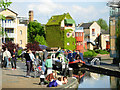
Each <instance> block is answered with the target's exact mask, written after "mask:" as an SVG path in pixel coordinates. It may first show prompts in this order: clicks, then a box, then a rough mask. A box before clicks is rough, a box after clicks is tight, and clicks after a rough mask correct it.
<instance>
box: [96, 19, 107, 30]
mask: <svg viewBox="0 0 120 90" xmlns="http://www.w3.org/2000/svg"><path fill="white" fill-rule="evenodd" d="M97 23H98V24H99V25H100V27H101V29H104V30H108V25H107V23H106V21H105V20H103V19H102V18H100V19H99V20H98V21H97Z"/></svg>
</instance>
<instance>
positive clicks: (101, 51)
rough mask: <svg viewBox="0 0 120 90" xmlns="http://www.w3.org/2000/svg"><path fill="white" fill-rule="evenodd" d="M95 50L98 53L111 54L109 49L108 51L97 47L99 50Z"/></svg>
mask: <svg viewBox="0 0 120 90" xmlns="http://www.w3.org/2000/svg"><path fill="white" fill-rule="evenodd" d="M95 52H96V53H98V54H109V52H108V51H106V50H101V49H97V50H95Z"/></svg>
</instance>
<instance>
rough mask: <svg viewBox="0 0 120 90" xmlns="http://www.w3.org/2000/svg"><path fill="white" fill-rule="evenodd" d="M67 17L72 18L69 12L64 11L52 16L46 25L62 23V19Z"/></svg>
mask: <svg viewBox="0 0 120 90" xmlns="http://www.w3.org/2000/svg"><path fill="white" fill-rule="evenodd" d="M65 17H67V19H72V17H71V16H70V14H69V13H64V14H62V15H55V16H52V17H51V18H50V19H49V21H48V22H47V24H46V25H60V23H61V21H62V20H63V19H64V18H65Z"/></svg>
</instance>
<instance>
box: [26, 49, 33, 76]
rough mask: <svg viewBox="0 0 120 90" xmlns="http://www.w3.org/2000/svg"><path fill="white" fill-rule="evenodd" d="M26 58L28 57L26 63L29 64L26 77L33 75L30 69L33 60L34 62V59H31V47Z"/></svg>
mask: <svg viewBox="0 0 120 90" xmlns="http://www.w3.org/2000/svg"><path fill="white" fill-rule="evenodd" d="M25 59H26V65H27V74H26V77H31V76H30V69H31V62H32V60H31V59H30V55H29V49H28V50H27V51H26V53H25Z"/></svg>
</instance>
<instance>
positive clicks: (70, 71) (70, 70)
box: [69, 68, 73, 77]
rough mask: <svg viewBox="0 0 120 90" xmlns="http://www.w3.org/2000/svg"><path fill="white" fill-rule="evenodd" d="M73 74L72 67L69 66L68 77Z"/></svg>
mask: <svg viewBox="0 0 120 90" xmlns="http://www.w3.org/2000/svg"><path fill="white" fill-rule="evenodd" d="M72 74H73V68H69V77H72Z"/></svg>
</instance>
